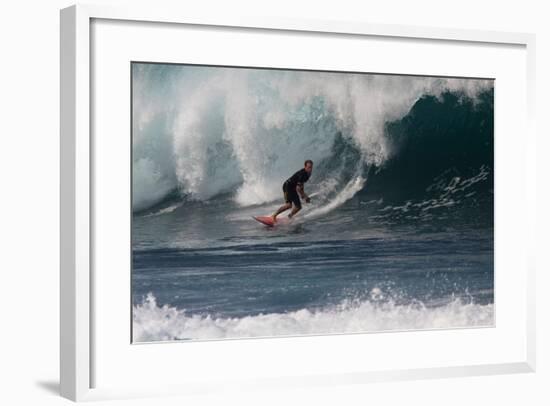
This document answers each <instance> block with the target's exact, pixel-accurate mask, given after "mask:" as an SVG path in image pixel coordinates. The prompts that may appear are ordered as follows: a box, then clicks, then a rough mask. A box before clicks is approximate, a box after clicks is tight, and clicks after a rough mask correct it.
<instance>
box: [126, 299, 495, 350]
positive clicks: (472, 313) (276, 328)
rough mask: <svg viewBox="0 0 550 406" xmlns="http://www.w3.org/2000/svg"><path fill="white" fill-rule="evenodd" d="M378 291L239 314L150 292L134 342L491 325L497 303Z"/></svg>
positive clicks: (140, 308)
mask: <svg viewBox="0 0 550 406" xmlns="http://www.w3.org/2000/svg"><path fill="white" fill-rule="evenodd" d="M379 295H381V292H380V291H379V290H376V289H373V291H372V292H371V298H370V299H369V300H363V301H349V300H346V301H343V302H342V303H340V304H339V305H338V306H334V307H331V308H327V309H323V310H309V309H301V310H298V311H293V312H287V313H270V314H258V315H251V316H245V317H241V318H237V317H235V318H222V317H216V316H212V315H206V316H201V315H188V314H186V312H185V311H184V310H178V309H177V308H175V307H172V306H169V305H163V306H162V307H161V306H158V305H157V302H156V299H155V297H154V296H153V295H151V294H149V295H148V296H147V298H146V299H145V300H144V301H143V303H141V304H138V305H137V306H134V316H133V319H134V336H133V339H134V341H136V342H151V341H173V340H188V339H204V338H207V339H223V338H247V337H270V336H284V335H287V336H288V335H306V334H338V333H354V332H370V331H376V332H381V331H391V330H401V331H403V330H416V329H437V328H458V327H479V326H492V325H493V324H494V319H493V314H494V312H493V304H491V303H490V304H485V305H483V304H475V303H467V302H464V301H462V300H460V299H455V300H453V301H450V302H449V303H447V304H444V305H440V306H434V307H427V306H426V305H424V304H423V303H421V302H415V303H411V304H406V305H405V304H396V303H395V302H393V301H384V302H381V303H379V302H378V296H379Z"/></svg>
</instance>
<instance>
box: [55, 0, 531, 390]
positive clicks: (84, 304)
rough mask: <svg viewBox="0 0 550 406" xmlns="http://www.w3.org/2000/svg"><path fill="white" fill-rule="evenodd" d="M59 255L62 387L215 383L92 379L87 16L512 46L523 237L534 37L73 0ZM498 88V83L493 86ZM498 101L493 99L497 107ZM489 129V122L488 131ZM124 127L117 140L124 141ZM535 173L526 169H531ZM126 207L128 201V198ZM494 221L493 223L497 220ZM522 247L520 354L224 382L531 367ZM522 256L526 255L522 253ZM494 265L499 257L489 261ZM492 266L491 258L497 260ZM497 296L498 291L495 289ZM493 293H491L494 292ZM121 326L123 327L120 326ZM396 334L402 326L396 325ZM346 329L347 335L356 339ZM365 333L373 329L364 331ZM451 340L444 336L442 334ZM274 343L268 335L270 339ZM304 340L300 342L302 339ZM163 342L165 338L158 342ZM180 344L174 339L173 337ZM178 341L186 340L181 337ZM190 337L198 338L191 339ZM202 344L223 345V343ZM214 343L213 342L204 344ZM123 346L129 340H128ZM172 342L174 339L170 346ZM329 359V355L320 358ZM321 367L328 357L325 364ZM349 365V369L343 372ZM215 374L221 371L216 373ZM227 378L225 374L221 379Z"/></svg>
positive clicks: (203, 386) (65, 52)
mask: <svg viewBox="0 0 550 406" xmlns="http://www.w3.org/2000/svg"><path fill="white" fill-rule="evenodd" d="M60 18H61V43H60V46H61V126H60V130H61V196H60V200H61V242H60V244H61V261H60V283H61V285H60V294H61V297H60V324H61V327H60V328H61V331H60V351H61V360H60V362H61V363H60V375H61V377H60V383H61V394H62V396H64V397H66V398H69V399H71V400H75V401H81V400H93V399H104V398H113V397H131V396H145V395H151V394H166V393H173V394H185V393H196V392H201V391H205V390H212V388H217V387H221V386H223V385H221V384H220V383H219V382H220V381H213V382H209V381H208V380H207V379H206V378H204V376H203V377H200V376H199V377H198V378H197V379H196V380H194V381H188V380H185V379H182V381H181V382H179V383H178V382H173V383H171V384H170V385H164V386H163V385H156V386H155V385H152V386H151V387H147V388H143V387H140V388H137V389H136V388H134V387H131V386H123V385H121V386H120V387H116V386H115V387H113V386H105V387H102V386H101V385H100V386H99V387H98V386H97V384H96V378H97V377H96V376H95V374H96V372H93V371H95V370H96V365H95V364H96V356H97V354H98V352H97V351H98V350H97V348H96V343H95V342H94V338H93V337H94V330H95V329H96V328H97V325H96V318H95V317H94V315H93V314H92V313H93V308H94V304H93V301H94V292H95V290H96V289H97V286H96V279H95V277H94V274H93V269H94V248H95V246H94V239H93V238H92V237H91V236H92V234H93V233H94V229H95V227H96V226H95V224H94V221H95V217H94V208H93V205H92V202H93V201H94V198H95V197H94V193H95V189H94V187H95V186H94V181H93V179H94V169H93V157H94V154H95V153H97V151H96V150H95V149H94V144H93V140H92V130H91V127H92V125H93V123H92V120H91V115H92V114H91V110H92V103H91V97H92V93H93V92H94V89H93V85H94V84H93V81H92V77H91V66H92V63H93V61H92V58H93V52H92V51H93V46H97V44H92V34H91V32H92V24H93V21H98V20H103V21H110V22H112V23H126V24H137V23H140V22H141V23H159V24H162V23H164V24H169V23H170V24H178V25H180V26H182V27H183V26H193V27H201V28H205V29H208V28H209V27H213V28H216V29H243V30H244V31H245V35H248V34H246V33H250V32H254V31H255V30H258V31H262V32H265V31H274V32H275V31H276V32H284V33H287V34H288V35H293V34H296V33H315V35H317V36H323V35H327V36H328V35H344V36H354V37H356V38H367V37H368V38H382V39H387V38H389V39H392V38H402V39H407V40H410V41H437V42H439V43H440V44H460V45H461V46H464V47H468V46H474V45H475V44H486V45H487V46H512V47H517V48H518V49H521V50H522V53H521V55H520V56H519V57H520V58H524V57H525V58H526V59H525V61H524V62H525V72H526V76H527V77H526V80H525V106H524V107H525V111H526V116H525V120H522V125H523V128H522V130H523V131H524V132H525V137H526V138H525V139H526V147H525V151H524V155H525V156H524V158H525V164H526V166H525V171H524V172H522V176H523V177H522V178H521V179H520V180H522V181H525V184H524V191H525V196H524V197H525V202H526V204H528V206H529V208H530V210H529V211H528V212H529V217H528V220H529V221H528V222H527V223H526V224H527V229H528V231H529V234H528V235H527V236H526V237H525V238H526V240H527V241H529V239H531V240H533V239H534V232H533V230H534V224H535V217H534V216H535V210H534V207H535V192H534V190H535V185H534V183H532V182H527V181H526V179H528V178H529V176H528V174H533V173H534V172H535V168H534V165H532V164H530V163H529V157H530V156H534V155H535V152H534V151H535V132H534V97H535V96H534V87H535V72H534V53H535V37H534V35H532V34H526V33H508V32H489V31H473V30H461V29H445V28H429V27H415V26H402V25H379V24H368V23H356V22H355V23H349V22H340V21H317V20H311V21H306V20H291V19H267V18H254V19H238V20H231V19H227V18H224V17H193V16H188V15H186V12H185V8H184V7H182V8H179V9H178V8H176V9H173V10H166V9H162V10H161V9H155V8H154V7H150V8H149V7H132V8H110V7H105V6H89V5H85V6H84V5H76V6H72V7H69V8H66V9H63V10H62V11H61V16H60ZM497 92H498V89H497ZM496 108H498V107H496ZM496 131H497V130H496ZM129 139H130V138H129V136H128V137H126V142H129ZM532 178H534V176H533V177H532ZM128 210H130V208H129V207H128ZM497 227H498V223H497ZM525 246H526V249H525V252H524V253H523V254H521V255H524V256H522V257H521V261H522V268H521V269H520V271H519V272H522V275H524V277H525V287H526V290H525V292H523V293H522V295H521V298H522V300H524V302H525V303H522V306H521V315H520V319H521V320H524V321H525V323H524V328H523V329H521V331H519V330H518V331H517V333H518V336H524V339H523V338H522V339H521V340H520V341H518V342H519V344H518V346H519V347H518V348H516V350H517V352H518V353H520V354H523V355H522V356H519V357H514V359H513V360H512V361H511V360H510V359H507V358H506V357H503V358H502V359H497V360H495V361H494V362H490V363H489V362H485V361H484V360H481V359H480V361H479V362H476V358H475V356H474V357H472V359H471V360H469V361H467V362H466V363H465V364H464V365H457V363H456V362H455V363H452V362H450V363H448V364H445V362H444V361H443V362H442V363H441V364H439V366H435V367H434V366H425V365H422V364H414V363H411V364H410V366H409V367H407V368H388V369H383V368H380V369H377V370H369V369H364V370H363V369H362V367H361V365H353V364H350V365H348V366H347V367H346V368H348V369H347V370H346V371H349V372H341V370H339V371H340V372H337V373H336V372H335V373H325V372H321V373H318V374H317V373H312V372H310V373H304V374H302V375H300V376H296V375H290V374H289V375H285V374H284V372H283V373H282V374H281V373H279V374H278V375H277V376H276V377H262V378H260V379H258V380H254V379H252V378H251V377H250V376H247V375H246V374H242V376H240V379H238V380H236V381H235V380H234V379H233V378H235V377H232V376H229V374H228V373H227V372H223V371H222V375H223V373H225V374H226V378H228V381H229V382H235V383H236V384H238V385H239V387H241V388H243V387H245V388H246V387H247V386H248V387H251V386H252V385H256V386H257V385H258V384H259V385H260V386H262V385H265V386H270V385H274V384H277V385H281V384H283V385H285V384H286V385H296V384H298V385H309V384H327V383H362V382H370V381H380V380H394V379H420V378H430V377H450V376H468V375H483V374H500V373H514V372H530V371H534V370H535V268H534V263H535V262H534V252H533V249H532V248H529V246H531V247H533V246H535V244H526V245H525ZM524 259H525V261H524ZM497 264H498V261H497ZM496 266H498V265H496ZM496 294H497V296H498V290H497V293H496ZM496 300H498V299H496ZM128 328H129V327H128ZM396 334H401V333H396ZM444 334H446V335H447V336H449V335H450V336H452V335H454V334H458V333H457V332H455V331H453V330H450V331H447V332H444ZM362 337H363V336H362V335H355V336H354V338H353V339H354V340H355V341H358V340H361V339H362ZM370 337H372V335H371V336H370ZM342 339H344V338H343V337H332V338H331V341H335V340H336V341H337V340H342ZM451 339H452V338H451ZM277 340H278V341H276V342H274V341H272V340H260V341H261V342H262V344H261V345H260V346H261V347H262V348H261V351H265V349H266V348H267V349H270V348H280V347H281V345H280V343H282V342H285V343H286V344H285V345H287V344H288V345H289V346H295V345H296V344H294V342H292V341H288V342H286V341H282V340H286V339H277ZM257 341H258V340H256V341H250V340H242V341H240V343H239V344H238V346H239V348H240V351H243V348H244V350H246V349H247V348H248V349H249V350H250V351H252V352H254V351H256V349H255V347H258V346H259V345H256V344H254V343H255V342H257ZM274 343H275V344H274ZM303 343H305V341H303ZM160 345H165V346H166V345H168V344H160ZM176 345H179V344H174V345H173V346H176ZM184 345H185V344H184ZM197 345H199V344H198V343H197ZM200 345H202V346H204V345H211V347H210V349H211V348H218V351H224V348H226V347H225V344H222V343H218V344H215V343H214V344H212V343H210V344H204V343H202V344H200ZM214 345H217V347H212V346H214ZM128 346H130V342H128ZM173 348H175V347H173ZM327 362H329V363H330V360H329V361H327ZM329 366H330V365H329ZM352 371H353V372H352ZM220 379H223V376H220ZM228 385H230V383H229V384H228Z"/></svg>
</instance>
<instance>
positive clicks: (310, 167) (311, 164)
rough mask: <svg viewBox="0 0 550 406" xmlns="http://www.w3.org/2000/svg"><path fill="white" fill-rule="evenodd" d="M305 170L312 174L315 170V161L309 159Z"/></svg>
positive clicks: (305, 163)
mask: <svg viewBox="0 0 550 406" xmlns="http://www.w3.org/2000/svg"><path fill="white" fill-rule="evenodd" d="M304 169H305V170H306V172H307V173H311V171H312V170H313V161H312V160H311V159H308V160H307V161H305V162H304Z"/></svg>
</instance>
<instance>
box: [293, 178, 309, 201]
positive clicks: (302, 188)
mask: <svg viewBox="0 0 550 406" xmlns="http://www.w3.org/2000/svg"><path fill="white" fill-rule="evenodd" d="M296 190H297V191H298V193H299V194H300V196H301V197H302V200H305V201H306V202H307V203H309V202H310V199H309V196H308V195H306V192H305V191H304V185H303V184H302V183H298V186H296Z"/></svg>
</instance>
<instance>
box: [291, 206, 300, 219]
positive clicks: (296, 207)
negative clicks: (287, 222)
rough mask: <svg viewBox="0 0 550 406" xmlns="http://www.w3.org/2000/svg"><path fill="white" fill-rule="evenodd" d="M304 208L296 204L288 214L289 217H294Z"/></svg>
mask: <svg viewBox="0 0 550 406" xmlns="http://www.w3.org/2000/svg"><path fill="white" fill-rule="evenodd" d="M301 209H302V208H301V207H298V206H294V207H293V208H292V211H291V212H290V214H289V215H288V218H289V219H291V218H292V217H294V216H295V215H296V213H298V212H299V211H300V210H301Z"/></svg>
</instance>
